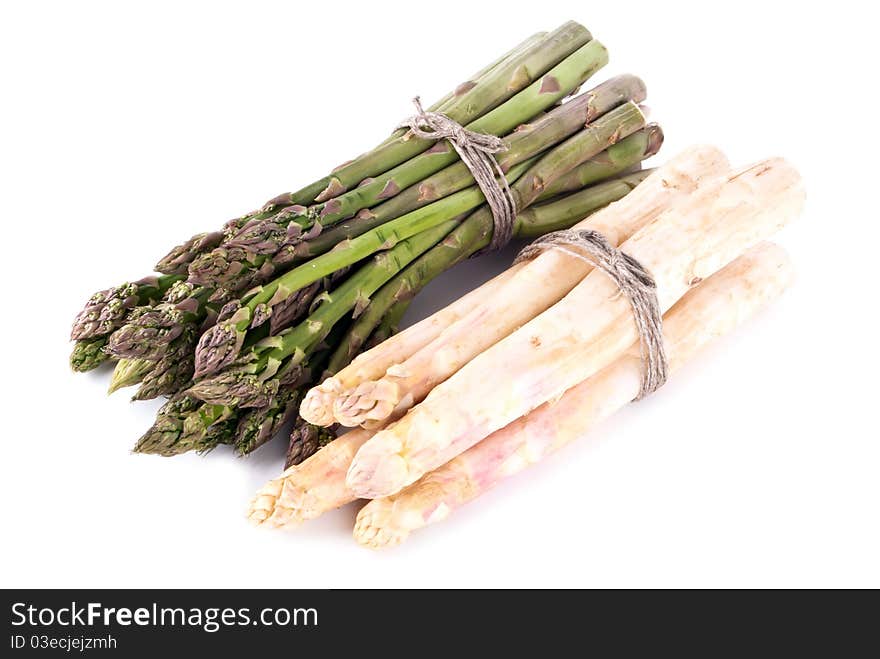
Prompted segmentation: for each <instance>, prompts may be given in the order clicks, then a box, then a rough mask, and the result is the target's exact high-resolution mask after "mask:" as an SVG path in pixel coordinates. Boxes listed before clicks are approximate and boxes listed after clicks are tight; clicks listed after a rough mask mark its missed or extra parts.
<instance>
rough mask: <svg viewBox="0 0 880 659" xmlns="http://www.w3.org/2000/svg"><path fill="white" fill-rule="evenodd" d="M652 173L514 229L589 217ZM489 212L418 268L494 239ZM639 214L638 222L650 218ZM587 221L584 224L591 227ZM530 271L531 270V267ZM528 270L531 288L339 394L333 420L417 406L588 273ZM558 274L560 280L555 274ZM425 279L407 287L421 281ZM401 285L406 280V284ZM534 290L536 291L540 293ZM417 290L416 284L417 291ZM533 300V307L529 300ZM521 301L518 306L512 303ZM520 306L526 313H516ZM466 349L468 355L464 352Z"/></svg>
mask: <svg viewBox="0 0 880 659" xmlns="http://www.w3.org/2000/svg"><path fill="white" fill-rule="evenodd" d="M647 176H648V172H638V173H636V174H630V175H628V176H625V177H622V178H620V179H617V180H612V181H607V182H605V183H600V184H599V185H596V186H593V187H591V188H587V189H585V190H582V191H580V192H577V193H573V194H571V195H568V196H567V197H562V198H561V199H559V200H558V201H555V202H551V203H548V204H544V205H543V206H536V207H533V208H531V209H527V210H525V211H523V212H522V213H520V214H519V215H518V216H517V221H516V226H515V228H514V234H515V235H516V236H518V237H519V236H520V235H541V234H543V233H547V232H549V231H556V230H558V229H561V228H568V227H570V226H571V225H572V224H574V223H576V222H577V221H578V220H580V219H581V218H583V217H585V216H589V215H590V214H591V213H593V212H594V211H596V210H598V209H600V208H602V207H604V206H607V205H608V204H610V203H612V202H614V201H617V200H619V199H622V198H623V197H625V196H626V195H627V194H629V192H630V191H631V190H633V189H634V188H635V187H636V186H637V185H639V183H641V182H642V181H643V180H644V179H645V178H646V177H647ZM490 218H491V216H488V217H487V216H486V215H485V214H483V213H480V212H479V211H478V212H477V213H474V214H473V215H472V216H471V217H469V218H468V219H467V220H466V221H465V222H462V223H461V224H460V225H459V226H458V227H457V228H456V229H455V231H453V232H452V233H451V234H450V235H449V236H447V238H446V240H444V241H443V247H445V248H446V250H445V251H444V250H441V249H438V248H435V249H434V250H432V251H431V252H429V253H428V254H426V255H425V256H424V257H422V259H420V261H422V262H421V263H419V264H418V265H419V268H420V270H421V271H430V272H431V275H430V277H433V276H436V275H437V274H440V273H441V272H443V271H445V270H446V269H448V268H450V267H452V266H453V265H455V264H456V263H458V262H460V261H462V260H464V259H466V258H468V257H469V256H471V255H473V254H475V253H476V252H478V251H479V250H481V249H483V248H484V247H486V245H488V244H489V240H490V238H491V235H492V222H491V219H490ZM649 219H651V218H649V217H640V218H639V220H645V221H647V220H649ZM589 223H590V219H589V218H588V219H587V220H585V221H584V223H583V224H585V225H589ZM531 270H534V268H532V269H531ZM531 270H530V269H529V268H526V269H524V270H522V271H521V272H520V273H519V275H518V276H517V277H515V278H514V281H517V280H518V281H522V282H526V283H530V284H531V285H529V286H528V287H526V286H514V285H512V284H511V285H509V286H508V287H507V288H506V289H505V291H510V295H512V296H513V300H509V299H508V298H509V296H508V295H504V292H505V291H502V293H501V294H499V296H498V297H497V298H495V299H492V300H488V301H487V302H486V304H485V305H483V306H482V307H480V308H479V309H475V310H474V311H473V312H472V313H471V314H470V315H469V316H467V317H466V318H463V319H461V320H460V321H459V322H458V323H457V324H456V325H457V327H461V328H462V329H461V331H452V328H447V330H446V331H444V332H443V334H442V335H441V337H440V338H438V339H436V340H435V341H433V342H431V343H430V344H428V345H427V346H425V347H424V348H423V349H422V350H420V351H419V352H417V353H416V354H415V355H413V356H412V357H410V359H408V360H407V361H406V362H404V363H403V364H401V365H396V366H393V367H391V368H390V369H389V371H388V372H387V373H386V374H385V376H384V377H383V378H381V379H380V380H378V381H367V382H362V383H361V384H359V385H358V386H357V387H355V388H354V389H352V390H350V391H344V392H341V393H339V394H338V395H337V397H336V400H335V402H334V403H333V408H332V415H333V418H334V419H335V420H336V421H337V422H338V423H341V424H342V425H344V426H349V427H351V426H358V425H362V424H368V423H369V424H370V425H374V424H373V422H384V421H385V420H386V419H387V418H388V417H389V416H392V415H398V416H399V415H400V413H402V412H403V411H405V410H406V409H408V408H409V407H410V406H412V405H413V404H414V403H416V402H418V401H420V400H421V399H422V398H424V396H425V395H427V393H428V392H429V391H430V390H431V388H432V387H433V386H434V385H435V384H436V383H437V382H441V381H443V380H444V379H446V378H447V377H449V376H450V375H451V374H452V373H454V372H455V371H456V370H457V369H458V368H459V367H460V366H461V365H463V364H464V363H467V361H468V360H469V359H470V358H472V357H473V356H475V355H477V354H479V353H480V352H482V350H484V349H485V348H487V347H489V346H491V345H492V344H493V343H495V342H496V341H497V340H499V339H500V338H501V337H503V336H505V333H509V332H511V331H513V330H514V329H515V328H516V327H518V326H519V325H522V324H523V323H524V322H526V321H528V320H530V319H531V318H532V317H534V316H535V315H537V313H536V312H535V311H534V309H535V306H536V305H540V307H539V311H541V310H543V309H544V308H547V307H549V306H550V305H551V304H553V303H554V302H556V301H558V300H559V298H561V297H562V295H564V294H565V293H566V292H568V290H570V289H571V288H572V287H573V286H574V285H575V284H576V283H577V282H578V281H579V276H580V277H582V276H583V275H584V274H585V273H584V272H583V270H584V269H583V268H573V269H571V270H564V271H561V272H555V271H554V272H543V273H541V275H540V276H537V277H536V276H534V275H533V273H532V271H531ZM557 275H558V278H557ZM430 277H424V278H421V279H418V280H417V283H415V284H413V283H410V282H406V283H408V284H409V287H410V288H412V287H413V286H421V285H423V283H422V282H423V281H425V280H426V279H427V280H430ZM401 283H402V284H403V283H404V282H401ZM535 289H537V290H535ZM414 292H418V289H416V291H414ZM532 299H536V300H537V302H535V303H534V304H526V301H529V302H531V301H532ZM516 301H519V302H521V303H522V304H521V306H520V308H519V309H515V307H514V308H511V307H512V305H513V304H514V303H515V302H516ZM515 310H522V311H521V313H515ZM465 350H467V352H465Z"/></svg>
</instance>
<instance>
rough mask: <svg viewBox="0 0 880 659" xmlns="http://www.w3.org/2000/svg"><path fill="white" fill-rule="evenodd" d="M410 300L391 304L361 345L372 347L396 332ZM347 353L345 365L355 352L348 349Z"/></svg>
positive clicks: (366, 347)
mask: <svg viewBox="0 0 880 659" xmlns="http://www.w3.org/2000/svg"><path fill="white" fill-rule="evenodd" d="M410 302H412V300H411V299H409V300H397V301H396V302H395V303H394V304H393V305H392V307H391V308H390V309H389V310H388V311H387V312H386V313H385V315H384V316H383V317H382V320H381V321H380V322H379V324H378V325H377V326H376V329H374V330H373V333H372V334H370V336H369V338H368V339H367V341H366V343H364V346H363V347H364V348H365V349H366V350H369V349H370V348H374V347H375V346H377V345H379V344H380V343H384V342H385V341H387V340H388V339H390V338H391V337H392V336H394V335H395V334H396V333H397V331H398V330H399V329H400V323H401V322H402V321H403V317H404V316H405V315H406V311H407V309H409V305H410ZM358 352H360V351H358ZM349 353H350V356H349V358H348V360H346V362H345V364H346V365H348V364H349V363H350V362H351V360H352V359H353V358H354V357H355V354H354V353H353V352H351V351H349Z"/></svg>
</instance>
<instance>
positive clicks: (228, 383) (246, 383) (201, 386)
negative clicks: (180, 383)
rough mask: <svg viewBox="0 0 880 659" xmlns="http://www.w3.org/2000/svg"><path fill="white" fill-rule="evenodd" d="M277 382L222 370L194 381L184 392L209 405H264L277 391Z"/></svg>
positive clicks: (270, 402) (271, 379) (269, 402)
mask: <svg viewBox="0 0 880 659" xmlns="http://www.w3.org/2000/svg"><path fill="white" fill-rule="evenodd" d="M278 384H279V382H278V380H277V379H275V378H270V379H268V380H266V381H263V382H261V381H260V379H259V378H258V377H257V376H255V375H253V374H251V373H243V372H242V371H224V372H223V373H217V374H216V375H214V376H212V377H210V378H206V379H204V380H201V381H199V382H196V383H195V384H194V385H193V386H192V387H190V388H189V389H188V390H187V392H186V393H187V395H189V396H193V397H195V398H198V399H199V400H201V401H204V402H206V403H208V404H209V405H226V406H229V407H266V406H267V405H271V404H272V399H273V397H274V396H275V394H277V393H278Z"/></svg>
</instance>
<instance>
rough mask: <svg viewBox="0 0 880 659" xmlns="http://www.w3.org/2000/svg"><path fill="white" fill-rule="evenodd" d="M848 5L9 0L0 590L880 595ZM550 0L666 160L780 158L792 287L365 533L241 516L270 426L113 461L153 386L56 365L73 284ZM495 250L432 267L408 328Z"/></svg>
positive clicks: (869, 242)
mask: <svg viewBox="0 0 880 659" xmlns="http://www.w3.org/2000/svg"><path fill="white" fill-rule="evenodd" d="M868 4H869V3H860V2H858V3H857V2H836V3H830V4H827V3H826V4H820V3H794V2H791V3H788V2H770V1H768V0H764V1H762V2H747V1H742V0H741V1H740V2H736V3H724V4H717V3H709V2H693V3H684V2H671V1H667V2H662V3H660V2H636V1H635V0H631V1H630V2H626V3H622V2H606V3H599V2H594V3H584V2H562V1H557V2H543V3H513V2H504V3H501V2H468V3H457V2H444V3H442V6H438V5H434V6H432V5H424V4H417V5H413V4H412V3H404V2H385V3H383V2H380V1H376V2H359V3H344V2H338V1H337V2H333V3H330V2H325V3H304V2H296V3H295V2H285V3H280V2H279V3H268V2H248V3H234V4H233V3H224V2H210V3H185V2H150V3H147V2H143V3H118V2H89V1H86V0H83V1H80V2H75V3H71V2H54V3H49V2H38V1H34V2H27V3H24V2H20V3H4V4H3V9H2V10H0V60H2V62H3V65H2V73H0V75H2V89H0V93H2V95H3V98H2V104H0V117H2V122H0V130H2V144H0V151H2V156H0V158H2V179H0V194H2V206H0V208H2V211H3V217H2V231H3V234H2V235H3V243H2V244H3V258H2V264H3V265H2V268H3V283H4V293H5V294H4V300H5V303H4V306H3V321H2V330H0V331H2V333H3V335H2V344H0V345H2V363H3V366H4V369H3V383H4V391H3V411H4V415H3V419H2V425H0V428H2V442H3V449H2V457H0V470H2V472H0V488H2V490H0V492H2V505H3V516H2V524H3V530H2V534H3V541H2V543H0V586H7V587H11V586H21V587H48V586H95V587H99V586H109V587H135V586H149V587H174V586H184V587H190V586H192V587H196V586H215V587H222V586H235V587H247V586H258V587H345V586H349V587H361V586H380V587H384V586H502V587H507V586H591V587H592V586H596V587H598V586H624V587H628V586H697V587H702V586H868V585H872V586H875V587H876V586H880V567H878V563H880V561H878V560H877V557H878V555H880V532H878V510H877V508H878V501H880V496H878V495H880V487H878V481H880V478H878V467H880V464H878V462H880V461H878V456H880V452H878V446H877V439H878V437H880V432H878V428H877V419H876V414H875V411H876V410H877V407H878V403H877V400H876V399H875V396H876V394H877V392H878V386H877V373H878V367H880V364H878V357H877V352H878V350H877V347H876V344H877V336H878V335H877V324H876V309H875V307H876V302H877V288H876V286H877V284H876V280H877V274H876V266H875V259H876V256H877V253H878V246H877V243H878V238H880V231H878V222H880V217H878V211H877V203H876V188H877V175H876V168H875V166H874V163H875V158H876V155H877V153H878V146H880V145H878V140H877V135H878V128H877V125H876V116H877V101H878V98H877V89H876V85H877V83H876V75H875V74H876V64H877V61H876V45H875V44H876V41H875V39H876V34H875V27H874V25H875V24H874V23H873V21H871V20H870V19H869V16H867V14H866V12H865V11H864V10H862V9H859V7H865V6H867V5H868ZM807 6H808V7H810V8H805V7H807ZM813 7H816V8H813ZM820 7H821V9H820ZM435 13H436V15H434V14H435ZM569 18H571V19H576V20H579V21H581V22H583V23H584V24H586V25H587V26H588V27H589V28H590V29H591V30H592V31H593V34H594V35H595V36H596V37H597V38H599V39H600V40H601V41H602V42H603V43H605V44H606V45H607V46H608V47H609V48H610V51H611V57H612V63H611V65H610V66H609V67H607V68H606V70H604V71H603V72H602V73H601V74H600V75H599V76H598V77H597V78H596V80H597V81H598V80H601V79H603V78H604V77H607V76H609V75H611V74H615V73H621V72H626V71H631V72H634V73H637V74H639V75H640V76H642V77H643V78H644V79H645V80H646V82H647V83H648V88H649V102H648V104H649V105H650V107H651V108H652V110H653V115H652V117H653V119H655V120H657V121H660V122H661V123H662V124H663V126H664V128H665V131H666V135H667V143H666V146H665V149H664V151H663V155H664V156H667V157H668V156H670V155H671V154H673V153H675V152H676V151H678V150H680V149H681V148H683V147H685V146H687V145H690V144H693V143H696V142H712V143H715V144H717V145H719V146H721V147H722V148H724V149H725V150H727V151H728V153H729V155H730V157H731V160H733V161H734V162H736V163H743V164H744V163H746V162H749V161H753V160H757V159H760V158H764V157H767V156H771V155H784V156H786V157H788V158H790V159H791V160H792V161H793V162H794V163H795V164H796V165H797V166H798V167H799V168H800V169H801V171H802V172H803V175H804V177H805V179H806V180H807V185H808V190H809V202H808V208H807V212H806V214H805V216H804V217H803V218H802V220H801V221H800V222H799V223H798V224H796V225H794V226H792V227H790V228H789V229H787V230H786V231H785V232H784V233H783V234H782V235H780V236H779V241H781V242H782V243H783V244H784V245H785V246H786V247H787V248H788V249H789V250H790V252H791V254H792V255H793V258H794V259H795V261H796V263H797V265H798V269H799V272H800V278H799V281H798V283H797V285H796V287H795V288H794V289H792V290H791V291H790V292H789V293H788V294H787V295H786V296H785V298H784V299H782V300H781V301H780V302H779V303H777V304H776V305H775V306H774V307H773V308H772V309H770V310H769V311H767V312H766V313H763V314H761V315H760V316H759V317H758V318H756V319H755V320H754V321H753V322H750V323H749V324H748V325H747V326H745V327H743V328H742V329H741V331H738V332H737V333H736V334H735V335H733V336H730V337H729V338H726V339H724V340H723V341H721V342H720V343H718V344H717V346H716V347H715V348H714V349H713V350H711V351H709V352H707V353H705V354H704V355H703V356H702V358H701V359H700V360H698V361H697V362H696V363H694V364H692V366H691V367H690V368H687V369H685V370H684V371H682V372H681V373H679V374H678V375H677V377H676V378H675V379H674V380H673V381H672V382H670V383H669V384H668V386H666V387H665V388H664V389H663V390H662V391H660V392H659V393H657V394H656V395H654V396H653V397H652V398H650V399H649V400H647V401H644V402H642V403H640V404H638V405H633V406H631V407H630V408H629V409H626V410H624V411H623V412H622V413H620V414H618V415H617V416H616V417H615V418H613V419H612V420H610V422H608V423H606V424H604V425H603V426H602V427H601V428H599V429H597V430H596V431H595V432H593V433H592V434H591V436H590V437H589V438H588V439H585V440H584V441H582V442H580V443H579V444H576V445H573V446H571V447H569V448H568V449H566V450H565V451H563V452H562V453H561V454H558V455H556V456H554V457H553V458H552V459H550V460H547V461H546V462H545V463H543V464H541V465H538V466H537V467H535V468H533V469H532V470H531V471H530V472H528V473H526V474H522V475H521V476H519V477H518V478H516V479H515V480H513V481H511V482H508V483H505V484H504V485H502V486H501V487H499V488H498V489H497V490H496V491H494V492H493V493H491V494H490V495H488V496H485V497H483V498H482V499H481V500H479V501H477V502H475V503H473V504H471V505H469V506H468V507H466V509H463V510H461V511H460V512H458V513H456V514H455V515H454V516H453V517H452V518H450V520H448V521H446V522H444V523H443V524H439V525H437V526H434V527H431V528H429V529H426V530H424V531H422V532H419V533H417V534H416V535H414V536H413V537H412V538H411V540H410V541H409V542H407V543H406V544H405V545H403V546H402V547H400V548H399V549H396V550H393V551H388V552H385V553H375V552H370V551H367V550H364V549H361V548H360V547H358V546H357V545H356V544H355V543H354V542H353V541H352V539H351V537H350V530H351V526H352V522H353V519H354V516H355V514H356V507H355V506H352V507H349V508H346V509H344V510H342V511H338V512H336V513H334V514H330V515H327V516H326V517H325V518H323V519H321V520H319V521H316V522H314V523H312V524H311V525H310V526H306V527H304V528H302V529H301V530H300V531H297V532H294V533H288V534H285V533H272V532H269V531H263V530H260V529H254V528H251V527H250V526H249V525H248V523H247V522H246V520H245V519H244V509H245V505H246V503H247V501H248V499H249V497H250V496H251V494H252V493H253V492H254V491H255V490H256V489H257V487H259V486H260V485H261V484H262V483H263V482H264V481H265V480H267V479H268V478H270V477H272V476H274V475H276V474H277V473H278V471H279V469H280V464H281V460H282V453H283V450H284V446H283V442H276V443H275V444H273V445H270V446H268V447H266V448H264V449H263V450H261V451H260V452H259V453H258V454H256V455H255V456H253V457H251V458H249V459H246V460H239V459H235V458H234V457H233V456H232V455H231V454H230V453H229V452H228V451H226V450H217V451H215V452H214V453H212V454H211V455H208V456H207V457H199V456H195V455H187V456H183V457H179V458H175V459H162V458H154V457H149V456H139V455H132V454H131V453H130V452H129V450H130V447H131V446H132V444H133V443H134V441H135V440H136V439H137V437H138V436H139V435H140V433H141V432H142V431H143V430H145V429H146V428H147V427H148V426H149V425H150V423H151V419H152V415H153V413H154V412H155V409H156V408H157V407H158V404H149V403H146V404H144V403H141V404H137V405H131V404H129V403H128V402H127V396H126V394H125V393H124V392H123V393H120V394H117V395H115V396H114V397H112V398H109V399H108V398H107V397H106V396H105V395H104V390H105V387H106V384H107V381H108V375H109V374H108V372H107V371H106V370H104V371H102V372H100V373H92V374H89V375H74V374H72V373H70V372H69V370H68V367H67V355H68V351H69V347H70V346H69V344H68V343H67V334H68V331H69V325H70V321H71V319H72V317H73V315H74V314H75V312H76V311H77V310H78V308H79V307H80V306H81V305H82V303H83V301H84V300H85V298H86V297H87V296H88V295H89V294H91V293H92V292H93V291H95V290H97V289H100V288H104V287H106V286H108V285H112V284H115V283H117V282H119V281H122V280H125V279H131V278H138V277H141V276H143V275H145V274H147V272H148V271H149V268H150V266H151V264H152V263H154V262H155V260H156V258H157V257H158V256H160V255H161V254H163V253H164V252H165V251H166V250H167V248H169V247H170V246H171V245H172V244H174V243H176V242H179V241H180V240H181V239H183V238H186V237H188V236H189V235H190V234H192V233H194V232H196V231H199V230H208V229H212V228H215V227H217V226H219V225H220V223H221V222H222V221H224V220H226V219H228V218H229V217H232V216H233V215H237V214H240V213H241V212H244V211H247V210H249V209H250V208H251V207H253V206H255V205H258V204H259V203H262V202H263V201H264V200H265V199H267V198H269V197H271V196H274V195H275V194H277V193H279V192H282V191H284V190H289V189H292V188H296V187H299V186H300V185H301V184H303V183H305V182H307V181H311V180H313V179H314V178H316V177H317V176H319V175H322V174H324V173H325V172H326V171H327V170H329V169H330V168H331V167H332V166H334V165H336V164H338V163H339V162H340V161H342V160H346V159H348V158H350V157H352V156H353V155H355V154H357V153H359V152H361V151H363V150H365V149H366V148H368V147H370V146H372V144H373V143H374V142H377V141H379V140H381V139H382V138H383V137H384V136H385V134H386V133H387V131H388V130H389V129H390V128H391V126H392V125H393V124H395V123H396V122H397V121H398V120H399V119H400V118H401V117H402V116H405V115H407V114H408V113H409V112H410V109H411V106H410V102H409V101H410V98H411V97H412V96H413V95H415V94H417V93H418V94H421V95H422V96H423V98H425V99H426V100H428V101H429V102H430V101H431V100H433V99H435V98H437V97H439V96H440V95H442V94H443V93H444V92H445V91H446V90H448V89H450V88H451V87H452V86H454V85H455V84H456V83H458V82H460V80H461V79H462V78H463V77H464V76H466V75H468V74H469V73H471V72H472V71H473V70H475V69H478V68H480V67H481V66H482V65H484V64H485V63H487V62H489V61H491V60H492V59H494V58H495V56H497V55H498V54H500V53H501V52H502V51H504V50H506V49H507V48H509V47H510V46H512V45H513V44H514V43H516V42H518V41H519V40H521V39H522V38H524V37H525V36H527V35H529V34H531V33H533V32H535V31H537V30H539V29H541V30H549V29H552V28H554V27H556V26H557V25H558V24H559V23H561V22H563V21H564V20H566V19H569ZM349 131H351V132H352V133H356V134H357V135H358V136H356V137H350V136H348V135H347V134H346V133H348V132H349ZM659 160H662V156H661V158H660V159H659ZM659 160H658V161H659ZM511 253H512V252H510V251H508V252H506V253H504V254H502V255H495V256H494V257H490V258H487V259H483V260H482V261H480V262H479V263H476V262H471V263H468V264H466V265H465V266H463V267H461V268H460V269H459V270H457V271H456V272H455V273H453V274H451V275H449V276H445V277H444V278H442V279H441V280H439V281H437V282H435V283H434V284H433V285H432V286H431V287H429V288H428V289H427V290H426V291H425V292H424V294H423V295H422V296H421V297H420V298H419V300H418V302H417V303H416V304H415V305H414V306H413V307H412V308H411V310H410V314H409V316H408V319H409V320H414V319H416V318H419V317H422V316H424V315H425V314H427V313H428V312H430V311H431V310H434V309H436V308H438V307H440V306H441V305H442V304H444V303H445V302H447V301H449V300H451V299H453V298H454V297H455V296H457V295H459V294H460V293H462V292H463V291H465V290H468V289H469V288H471V287H473V286H474V285H475V284H476V283H478V282H480V281H482V280H484V279H486V278H488V277H489V276H490V275H491V274H493V273H495V272H497V271H499V270H500V269H502V268H503V267H504V266H505V265H506V264H507V263H509V260H510V257H511ZM487 376H489V377H491V374H487Z"/></svg>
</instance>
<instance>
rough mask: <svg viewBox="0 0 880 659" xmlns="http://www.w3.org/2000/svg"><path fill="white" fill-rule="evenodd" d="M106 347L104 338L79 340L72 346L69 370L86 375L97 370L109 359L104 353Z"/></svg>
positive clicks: (105, 338)
mask: <svg viewBox="0 0 880 659" xmlns="http://www.w3.org/2000/svg"><path fill="white" fill-rule="evenodd" d="M106 345H107V337H106V336H99V337H97V338H94V339H80V340H79V341H77V342H76V343H75V344H74V346H73V351H72V352H71V353H70V368H71V369H72V370H74V371H75V372H77V373H86V372H87V371H91V370H94V369H96V368H98V367H99V366H100V365H101V364H103V363H104V362H105V361H107V360H108V359H110V355H108V354H107V353H106V352H104V346H106Z"/></svg>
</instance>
